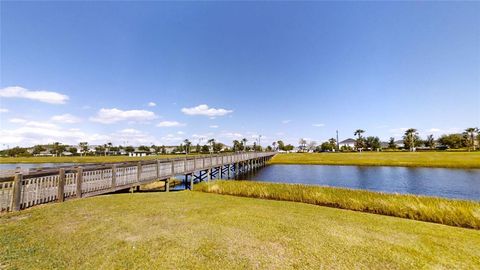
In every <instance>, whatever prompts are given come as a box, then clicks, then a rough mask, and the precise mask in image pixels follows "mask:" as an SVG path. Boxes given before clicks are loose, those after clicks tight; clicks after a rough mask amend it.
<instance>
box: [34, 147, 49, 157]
mask: <svg viewBox="0 0 480 270" xmlns="http://www.w3.org/2000/svg"><path fill="white" fill-rule="evenodd" d="M45 150H47V149H45V147H43V146H42V145H35V146H34V147H33V151H32V154H34V155H38V154H40V153H41V152H43V151H45Z"/></svg>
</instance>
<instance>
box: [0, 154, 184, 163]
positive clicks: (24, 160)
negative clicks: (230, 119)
mask: <svg viewBox="0 0 480 270" xmlns="http://www.w3.org/2000/svg"><path fill="white" fill-rule="evenodd" d="M178 157H185V155H157V156H146V157H129V156H83V157H81V156H73V157H0V164H1V163H14V164H16V163H98V162H124V161H137V160H152V159H161V158H178Z"/></svg>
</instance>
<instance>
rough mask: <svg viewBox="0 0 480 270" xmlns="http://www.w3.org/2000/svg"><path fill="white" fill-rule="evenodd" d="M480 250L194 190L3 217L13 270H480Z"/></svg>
mask: <svg viewBox="0 0 480 270" xmlns="http://www.w3.org/2000/svg"><path fill="white" fill-rule="evenodd" d="M479 246H480V231H478V230H472V229H464V228H458V227H451V226H444V225H440V224H433V223H425V222H419V221H413V220H408V219H400V218H395V217H388V216H381V215H374V214H368V213H361V212H353V211H347V210H341V209H335V208H329V207H321V206H315V205H309V204H302V203H295V202H284V201H272V200H261V199H253V198H242V197H234V196H223V195H217V194H209V193H202V192H189V191H182V192H171V193H134V194H115V195H107V196H98V197H92V198H86V199H80V200H72V201H67V202H65V203H61V204H48V205H44V206H40V207H34V208H31V209H28V210H25V211H21V212H18V213H10V214H7V215H3V216H0V265H1V266H0V268H2V267H4V268H6V269H292V268H301V269H325V268H326V269H332V268H333V269H412V268H445V269H448V268H450V269H452V268H456V269H458V268H464V269H479V268H480V249H479V248H478V247H479Z"/></svg>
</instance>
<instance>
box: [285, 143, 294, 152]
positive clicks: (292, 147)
mask: <svg viewBox="0 0 480 270" xmlns="http://www.w3.org/2000/svg"><path fill="white" fill-rule="evenodd" d="M294 148H295V147H294V146H293V145H291V144H287V145H285V146H284V147H283V149H284V151H292V150H293V149H294Z"/></svg>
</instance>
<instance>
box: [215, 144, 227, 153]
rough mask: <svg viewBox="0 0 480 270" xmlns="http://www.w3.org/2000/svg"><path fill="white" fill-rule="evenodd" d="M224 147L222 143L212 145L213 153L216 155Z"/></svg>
mask: <svg viewBox="0 0 480 270" xmlns="http://www.w3.org/2000/svg"><path fill="white" fill-rule="evenodd" d="M224 146H225V145H224V144H223V143H215V142H214V143H213V152H215V153H218V152H220V151H221V150H222V148H223V147H224Z"/></svg>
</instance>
